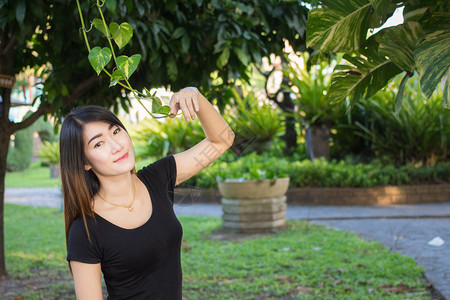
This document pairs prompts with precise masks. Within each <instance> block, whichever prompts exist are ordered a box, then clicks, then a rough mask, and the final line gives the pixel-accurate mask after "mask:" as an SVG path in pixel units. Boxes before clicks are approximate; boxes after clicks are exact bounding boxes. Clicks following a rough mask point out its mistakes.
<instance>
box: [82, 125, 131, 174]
mask: <svg viewBox="0 0 450 300" xmlns="http://www.w3.org/2000/svg"><path fill="white" fill-rule="evenodd" d="M83 135H84V136H83V140H84V153H85V157H86V159H87V162H86V163H85V169H86V170H91V169H92V171H93V172H94V173H95V174H96V175H97V176H98V177H102V176H116V175H121V174H124V173H127V172H130V171H131V170H132V169H133V168H134V150H133V145H132V143H131V139H130V137H129V135H128V133H127V132H126V131H125V130H124V129H123V128H122V127H120V126H118V125H111V124H108V123H105V122H101V121H96V122H91V123H87V124H85V125H84V127H83Z"/></svg>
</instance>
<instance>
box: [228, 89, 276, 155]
mask: <svg viewBox="0 0 450 300" xmlns="http://www.w3.org/2000/svg"><path fill="white" fill-rule="evenodd" d="M243 94H244V96H241V95H240V94H239V93H238V91H237V90H236V89H233V90H232V95H233V96H232V97H233V99H234V101H235V102H236V106H235V109H236V111H235V113H234V114H232V115H231V117H230V118H229V123H230V126H231V128H232V129H233V131H234V132H235V133H236V135H237V137H236V142H235V146H234V150H236V151H237V152H239V153H241V152H245V153H249V152H251V151H257V152H258V153H261V152H263V151H264V150H267V149H268V147H269V146H270V144H271V142H272V141H273V140H274V139H275V138H278V137H279V136H280V134H281V133H282V131H283V129H284V128H283V122H282V117H283V116H282V114H281V113H280V111H279V110H278V108H277V107H276V106H272V105H271V103H267V102H265V101H267V99H264V100H259V99H258V98H257V97H256V96H255V94H254V93H253V92H252V91H244V92H243ZM237 148H238V149H237Z"/></svg>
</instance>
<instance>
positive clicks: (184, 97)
mask: <svg viewBox="0 0 450 300" xmlns="http://www.w3.org/2000/svg"><path fill="white" fill-rule="evenodd" d="M199 95H200V92H199V91H198V89H197V88H195V87H186V88H184V89H182V90H181V91H179V92H176V93H175V94H173V95H172V98H171V99H170V101H169V107H170V113H171V114H173V115H172V116H171V117H170V118H173V117H175V115H176V114H177V113H178V111H179V110H180V109H181V111H182V112H183V116H184V118H185V119H186V121H188V122H189V121H190V120H195V114H196V112H198V111H199V105H198V98H199Z"/></svg>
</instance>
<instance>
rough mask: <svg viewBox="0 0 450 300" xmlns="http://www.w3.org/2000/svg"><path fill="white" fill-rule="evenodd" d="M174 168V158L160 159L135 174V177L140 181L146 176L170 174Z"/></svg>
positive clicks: (170, 156)
mask: <svg viewBox="0 0 450 300" xmlns="http://www.w3.org/2000/svg"><path fill="white" fill-rule="evenodd" d="M174 166H175V158H174V156H173V155H169V156H165V157H163V158H160V159H158V160H156V161H154V162H153V163H151V164H149V165H148V166H146V167H143V168H142V169H141V170H139V171H138V172H137V176H138V177H139V178H140V179H142V178H144V177H147V176H152V175H158V176H161V175H162V173H170V172H171V170H173V167H174Z"/></svg>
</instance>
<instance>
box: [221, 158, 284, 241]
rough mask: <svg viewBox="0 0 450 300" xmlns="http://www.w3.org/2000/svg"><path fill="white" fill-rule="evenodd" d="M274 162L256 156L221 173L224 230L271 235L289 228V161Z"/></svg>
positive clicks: (238, 161) (232, 164)
mask: <svg viewBox="0 0 450 300" xmlns="http://www.w3.org/2000/svg"><path fill="white" fill-rule="evenodd" d="M278 162H279V163H278V164H273V163H271V160H270V159H268V158H267V157H265V156H258V155H256V154H255V153H252V154H250V155H247V156H245V157H242V158H240V159H238V160H236V161H235V162H233V163H229V164H227V168H226V169H221V170H220V171H219V176H218V177H217V184H218V187H219V191H220V194H221V195H222V199H221V204H222V211H223V216H222V218H223V228H224V229H229V230H232V231H238V232H244V233H258V232H270V231H273V230H275V229H278V228H282V227H284V226H285V225H286V220H285V216H286V196H285V194H286V192H287V189H288V187H289V177H288V176H287V172H286V170H287V166H288V163H287V162H286V161H283V162H280V161H279V160H278Z"/></svg>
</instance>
